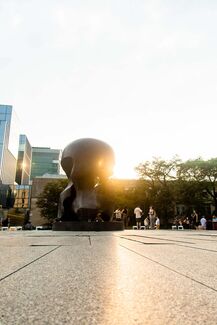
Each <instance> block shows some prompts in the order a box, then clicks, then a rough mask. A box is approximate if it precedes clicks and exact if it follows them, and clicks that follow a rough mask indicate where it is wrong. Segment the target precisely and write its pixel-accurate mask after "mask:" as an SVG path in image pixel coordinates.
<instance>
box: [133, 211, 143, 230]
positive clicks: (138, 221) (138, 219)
mask: <svg viewBox="0 0 217 325" xmlns="http://www.w3.org/2000/svg"><path fill="white" fill-rule="evenodd" d="M134 214H135V217H136V225H137V228H138V229H140V227H141V219H142V210H141V209H140V207H136V208H135V209H134Z"/></svg>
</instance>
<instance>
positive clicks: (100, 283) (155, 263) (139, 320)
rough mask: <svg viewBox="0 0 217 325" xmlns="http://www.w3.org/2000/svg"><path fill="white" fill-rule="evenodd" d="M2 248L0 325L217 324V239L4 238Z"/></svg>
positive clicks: (174, 235) (134, 234)
mask: <svg viewBox="0 0 217 325" xmlns="http://www.w3.org/2000/svg"><path fill="white" fill-rule="evenodd" d="M0 247H1V254H0V265H1V266H0V324H3V325H29V324H37V325H44V324H51V325H53V324H73V325H82V324H85V325H86V324H87V325H89V324H102V325H104V324H105V325H107V324H108V325H110V324H115V325H116V324H117V325H119V324H120V325H122V324H123V325H125V324H126V325H127V324H129V325H131V324H132V325H134V324H139V325H140V324H141V325H143V324H148V325H166V324H180V325H185V324H197V325H200V324H207V325H212V324H215V325H216V324H217V308H216V307H217V231H195V230H192V231H189V230H184V231H177V230H174V231H172V230H125V231H120V232H117V231H116V232H60V231H58V232H54V231H1V232H0Z"/></svg>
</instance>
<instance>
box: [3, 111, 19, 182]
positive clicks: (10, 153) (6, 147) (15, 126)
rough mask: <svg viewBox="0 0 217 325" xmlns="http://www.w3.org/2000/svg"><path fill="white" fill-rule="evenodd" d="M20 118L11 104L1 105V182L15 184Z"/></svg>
mask: <svg viewBox="0 0 217 325" xmlns="http://www.w3.org/2000/svg"><path fill="white" fill-rule="evenodd" d="M19 133H20V132H19V120H18V118H17V116H16V113H15V112H14V111H13V107H12V106H11V105H0V183H2V184H14V182H15V174H16V164H17V153H18V145H19Z"/></svg>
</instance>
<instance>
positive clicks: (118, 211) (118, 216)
mask: <svg viewBox="0 0 217 325" xmlns="http://www.w3.org/2000/svg"><path fill="white" fill-rule="evenodd" d="M114 215H115V220H116V221H121V220H122V213H121V209H119V208H117V209H116V210H115V211H114Z"/></svg>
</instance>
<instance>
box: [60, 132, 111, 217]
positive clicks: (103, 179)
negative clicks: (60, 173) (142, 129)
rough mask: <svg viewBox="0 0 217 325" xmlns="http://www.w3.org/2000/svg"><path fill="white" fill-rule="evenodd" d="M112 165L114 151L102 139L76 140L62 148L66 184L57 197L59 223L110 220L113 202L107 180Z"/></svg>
mask: <svg viewBox="0 0 217 325" xmlns="http://www.w3.org/2000/svg"><path fill="white" fill-rule="evenodd" d="M114 162H115V157H114V152H113V149H112V148H111V147H110V146H109V145H108V144H107V143H105V142H103V141H101V140H97V139H92V138H83V139H78V140H75V141H73V142H71V143H70V144H69V145H68V146H67V147H66V148H65V149H64V151H63V154H62V159H61V165H62V168H63V170H64V171H65V173H66V175H67V177H68V185H67V187H66V189H65V190H64V191H63V192H62V193H61V195H60V204H59V212H58V218H59V220H61V221H78V222H83V221H88V222H91V221H99V220H101V221H110V220H111V217H112V213H113V200H112V197H111V193H112V191H111V189H110V182H109V178H110V176H111V175H112V173H113V167H114Z"/></svg>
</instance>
